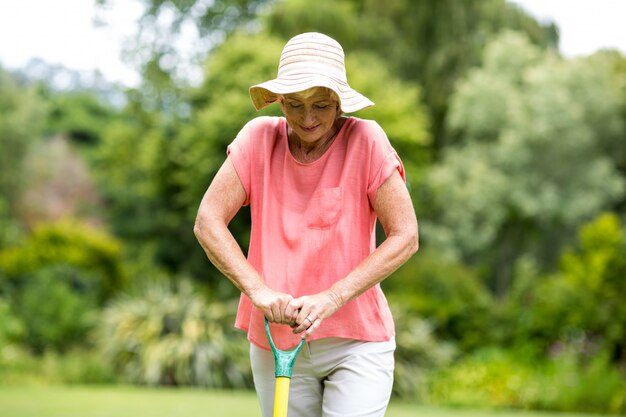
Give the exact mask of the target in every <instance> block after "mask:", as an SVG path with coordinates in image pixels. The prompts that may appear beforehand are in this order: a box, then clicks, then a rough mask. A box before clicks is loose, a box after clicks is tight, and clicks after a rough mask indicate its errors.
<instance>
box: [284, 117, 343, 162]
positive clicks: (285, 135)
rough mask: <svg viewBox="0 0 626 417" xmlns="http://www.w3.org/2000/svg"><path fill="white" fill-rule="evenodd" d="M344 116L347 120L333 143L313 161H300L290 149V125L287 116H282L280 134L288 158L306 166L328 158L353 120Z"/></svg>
mask: <svg viewBox="0 0 626 417" xmlns="http://www.w3.org/2000/svg"><path fill="white" fill-rule="evenodd" d="M342 117H344V119H345V121H344V122H343V125H342V126H341V128H340V129H339V131H338V132H337V137H335V139H334V140H333V143H331V144H330V146H329V147H328V149H326V151H324V153H323V154H322V156H320V157H319V158H317V159H316V160H315V161H311V162H300V161H298V160H297V159H296V158H295V157H294V156H293V154H292V153H291V150H289V135H288V133H287V127H288V126H287V119H286V118H285V117H281V118H280V119H281V123H282V126H281V128H280V135H281V139H282V140H283V146H284V148H285V152H286V153H287V155H288V158H289V159H290V160H291V161H292V162H293V163H295V164H296V165H300V166H305V167H310V166H313V165H315V164H317V163H320V162H321V161H323V160H324V159H326V158H328V155H330V153H331V152H332V150H333V149H334V148H335V146H336V144H337V142H339V140H340V139H341V138H342V136H343V132H344V130H345V129H346V125H347V124H348V123H350V121H351V120H352V118H351V117H349V116H342Z"/></svg>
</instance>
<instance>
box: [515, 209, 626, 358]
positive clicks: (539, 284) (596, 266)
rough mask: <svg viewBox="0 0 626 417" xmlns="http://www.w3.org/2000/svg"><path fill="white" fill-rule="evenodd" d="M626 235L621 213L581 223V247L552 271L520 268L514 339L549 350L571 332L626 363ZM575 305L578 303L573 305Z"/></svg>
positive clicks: (565, 341)
mask: <svg viewBox="0 0 626 417" xmlns="http://www.w3.org/2000/svg"><path fill="white" fill-rule="evenodd" d="M624 253H626V239H625V238H624V231H623V230H622V227H621V225H620V223H619V219H618V218H617V216H615V215H612V214H605V215H602V216H600V217H598V218H597V219H596V220H594V221H593V222H591V223H589V224H587V225H585V226H583V227H582V229H581V231H580V234H579V244H578V247H577V248H574V249H567V250H565V251H564V253H563V255H562V256H561V265H560V268H559V270H558V271H557V272H555V273H554V274H552V275H550V276H540V275H538V274H529V273H526V274H521V276H520V277H518V278H522V279H519V280H518V282H517V283H516V286H515V288H514V291H513V292H512V294H511V297H510V299H509V300H508V306H507V316H506V317H507V318H506V319H505V320H506V321H507V323H508V326H507V327H508V329H510V330H509V333H510V336H509V337H510V340H512V341H513V342H515V343H520V342H522V343H528V342H531V343H534V344H535V345H536V346H538V347H539V348H540V349H543V350H544V351H547V350H548V349H549V348H550V347H551V346H553V345H554V344H558V343H568V342H569V340H568V338H569V337H570V336H571V335H582V336H581V337H578V336H577V338H579V339H581V338H582V339H581V340H583V341H584V342H585V343H586V344H597V345H601V346H602V347H603V348H605V349H606V350H607V351H609V352H612V356H611V357H612V360H613V361H615V362H618V361H622V363H626V344H625V342H624V340H626V306H625V305H624V303H623V300H622V299H623V294H626V280H625V279H624V277H626V257H624ZM572 306H576V308H572Z"/></svg>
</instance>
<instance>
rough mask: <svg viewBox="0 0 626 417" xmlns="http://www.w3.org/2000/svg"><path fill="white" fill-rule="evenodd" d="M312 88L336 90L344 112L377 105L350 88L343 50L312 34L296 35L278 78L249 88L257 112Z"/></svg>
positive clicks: (287, 47) (285, 50) (286, 49)
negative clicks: (279, 96) (281, 98)
mask: <svg viewBox="0 0 626 417" xmlns="http://www.w3.org/2000/svg"><path fill="white" fill-rule="evenodd" d="M312 87H326V88H329V89H331V90H333V91H334V92H335V93H337V95H338V96H339V100H340V101H341V103H340V106H341V110H342V111H343V112H345V113H353V112H355V111H357V110H361V109H364V108H366V107H370V106H373V105H374V103H373V102H372V101H371V100H370V99H368V98H367V97H365V96H364V95H362V94H360V93H359V92H357V91H355V90H353V89H352V88H351V87H350V86H349V85H348V80H347V78H346V67H345V63H344V53H343V48H342V47H341V45H340V44H339V42H337V41H336V40H334V39H333V38H331V37H328V36H326V35H323V34H321V33H316V32H309V33H302V34H300V35H297V36H294V37H293V38H291V39H290V40H289V42H287V44H286V45H285V47H284V48H283V52H282V53H281V55H280V63H279V65H278V77H277V78H275V79H273V80H270V81H266V82H264V83H261V84H257V85H253V86H252V87H250V98H252V103H254V107H256V109H257V110H260V109H262V108H263V107H265V106H267V105H269V104H272V103H274V102H275V101H276V100H277V99H278V97H277V94H290V93H297V92H299V91H304V90H307V89H309V88H312Z"/></svg>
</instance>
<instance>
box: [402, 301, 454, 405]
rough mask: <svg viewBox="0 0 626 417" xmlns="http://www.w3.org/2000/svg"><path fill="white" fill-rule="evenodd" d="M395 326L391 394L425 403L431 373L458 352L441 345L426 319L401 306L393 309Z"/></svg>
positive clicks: (448, 344)
mask: <svg viewBox="0 0 626 417" xmlns="http://www.w3.org/2000/svg"><path fill="white" fill-rule="evenodd" d="M392 307H393V313H394V319H395V324H396V345H397V347H396V352H395V365H396V366H395V375H394V386H393V394H394V395H396V396H398V397H400V398H405V399H411V400H418V401H421V402H423V401H425V400H426V399H427V398H428V390H429V383H430V377H431V374H432V373H433V372H436V371H437V370H440V369H441V368H443V367H446V366H448V365H449V364H450V363H451V362H452V359H453V358H454V357H455V356H456V354H457V351H456V349H455V347H454V345H452V344H451V343H446V342H442V341H440V340H438V339H437V337H436V336H435V334H434V329H433V326H432V325H431V324H430V323H429V322H428V321H427V320H425V319H423V318H421V317H419V316H417V315H415V314H411V313H410V312H408V311H407V310H406V309H405V308H402V307H400V306H392Z"/></svg>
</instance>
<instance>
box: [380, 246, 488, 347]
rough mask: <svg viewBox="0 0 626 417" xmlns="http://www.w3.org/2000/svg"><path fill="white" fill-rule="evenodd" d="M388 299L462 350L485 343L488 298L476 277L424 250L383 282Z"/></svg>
mask: <svg viewBox="0 0 626 417" xmlns="http://www.w3.org/2000/svg"><path fill="white" fill-rule="evenodd" d="M382 285H383V288H384V290H385V293H386V294H387V295H388V298H389V300H390V301H391V302H392V303H394V304H398V305H402V306H404V307H405V308H406V309H407V312H409V313H411V314H414V315H419V316H421V317H423V318H425V319H427V320H428V321H429V323H431V325H432V326H433V327H434V330H435V333H436V334H437V336H438V337H440V338H442V339H447V340H453V341H455V342H456V343H458V345H459V347H460V348H462V349H472V348H475V347H477V346H480V345H482V344H484V343H485V340H486V338H488V337H489V330H490V328H491V320H492V317H491V307H492V300H491V296H490V295H489V293H488V292H487V290H486V289H485V287H483V286H482V284H481V283H480V282H479V281H478V279H477V278H476V276H475V274H474V273H473V272H472V271H471V270H470V269H468V268H466V267H464V266H463V265H461V264H458V263H455V262H452V261H450V260H448V259H446V258H445V257H443V256H442V255H441V254H439V253H437V252H434V251H433V250H429V249H424V251H423V252H420V255H419V256H415V257H413V258H412V259H411V260H409V261H408V262H407V263H406V264H405V265H404V266H403V267H402V268H401V269H399V270H398V271H397V272H395V273H394V274H393V275H392V276H391V277H389V278H388V279H386V280H385V281H383V284H382Z"/></svg>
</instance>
